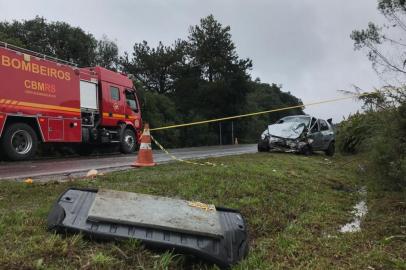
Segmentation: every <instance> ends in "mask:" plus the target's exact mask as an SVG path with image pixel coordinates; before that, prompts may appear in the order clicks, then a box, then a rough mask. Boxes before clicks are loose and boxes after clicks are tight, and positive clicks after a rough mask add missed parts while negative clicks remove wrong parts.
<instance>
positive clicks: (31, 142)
mask: <svg viewBox="0 0 406 270" xmlns="http://www.w3.org/2000/svg"><path fill="white" fill-rule="evenodd" d="M1 144H2V148H3V149H4V154H5V156H6V157H7V158H8V159H10V160H15V161H18V160H26V159H29V158H31V157H32V156H33V155H34V154H35V153H36V151H37V147H38V138H37V134H36V133H35V131H34V130H33V129H32V128H31V127H30V126H29V125H27V124H24V123H16V124H12V125H11V126H9V127H8V128H6V130H5V132H4V134H3V138H2V139H1Z"/></svg>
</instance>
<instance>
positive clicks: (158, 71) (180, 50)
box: [121, 40, 185, 94]
mask: <svg viewBox="0 0 406 270" xmlns="http://www.w3.org/2000/svg"><path fill="white" fill-rule="evenodd" d="M184 46H185V45H184V42H183V41H180V40H178V41H176V42H175V44H174V45H173V46H164V45H163V44H162V42H159V44H158V46H157V47H156V48H151V47H150V46H149V45H148V42H147V41H145V40H144V41H143V42H141V43H136V44H135V45H134V52H133V53H132V59H131V60H130V59H129V55H128V53H126V54H125V56H124V57H123V58H122V60H121V61H122V65H123V67H124V70H125V71H126V72H129V73H131V74H133V75H134V76H135V77H136V78H137V80H139V81H140V82H141V83H142V84H143V85H144V86H145V87H146V88H147V89H148V90H151V91H156V92H157V93H160V94H165V93H169V92H172V91H173V90H174V76H175V73H176V72H177V69H178V67H179V66H181V65H182V64H183V63H184V61H185V50H184Z"/></svg>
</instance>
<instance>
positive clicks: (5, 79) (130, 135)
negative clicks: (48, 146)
mask: <svg viewBox="0 0 406 270" xmlns="http://www.w3.org/2000/svg"><path fill="white" fill-rule="evenodd" d="M141 126H142V119H141V111H140V106H139V102H138V98H137V95H136V91H135V88H134V86H133V84H132V81H131V80H130V79H129V78H128V77H127V76H125V75H124V74H121V73H117V72H113V71H110V70H107V69H105V68H102V67H98V66H97V67H91V68H78V67H76V66H74V65H73V64H71V63H69V62H65V61H62V60H59V59H55V58H52V57H49V56H45V55H41V54H38V53H34V52H31V51H28V50H25V49H22V48H19V47H15V46H11V45H8V44H6V43H2V42H0V153H2V154H4V155H5V156H6V157H7V158H8V159H11V160H26V159H29V158H31V157H32V156H33V155H35V153H36V150H37V147H38V143H41V142H42V143H59V144H61V143H65V144H66V143H70V144H71V143H75V145H76V146H78V147H77V148H78V149H81V150H86V149H90V148H91V147H94V146H100V145H103V144H109V143H116V144H119V145H120V149H121V151H122V152H123V153H132V152H134V151H135V149H136V147H137V145H138V144H139V138H140V133H141Z"/></svg>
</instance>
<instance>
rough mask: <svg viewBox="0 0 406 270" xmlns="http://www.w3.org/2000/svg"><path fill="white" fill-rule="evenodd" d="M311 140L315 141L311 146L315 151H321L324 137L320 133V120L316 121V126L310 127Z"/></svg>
mask: <svg viewBox="0 0 406 270" xmlns="http://www.w3.org/2000/svg"><path fill="white" fill-rule="evenodd" d="M309 138H310V139H312V140H313V142H312V144H311V146H312V148H313V150H315V151H317V150H320V148H321V147H322V141H323V136H322V134H321V132H320V122H319V120H317V121H315V122H314V124H313V125H312V126H311V127H310V135H309Z"/></svg>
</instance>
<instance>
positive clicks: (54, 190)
mask: <svg viewBox="0 0 406 270" xmlns="http://www.w3.org/2000/svg"><path fill="white" fill-rule="evenodd" d="M211 161H214V160H211ZM215 162H216V163H220V162H221V163H224V164H226V165H227V166H226V167H214V168H213V167H208V166H195V165H188V164H182V163H170V164H166V165H160V166H157V167H154V168H143V169H136V170H132V171H128V172H118V173H112V174H108V175H105V176H99V177H97V178H95V179H91V180H89V179H77V180H75V181H74V182H65V183H56V182H48V183H33V184H31V185H28V184H25V183H15V182H1V183H0V243H1V245H0V268H1V269H61V268H64V269H78V268H84V269H112V268H114V269H216V267H215V266H212V265H207V264H205V263H203V262H200V261H198V260H196V259H194V258H191V257H187V256H181V255H177V254H173V253H171V252H166V253H158V252H153V251H149V250H147V249H145V248H143V246H142V245H141V244H140V243H139V242H137V241H124V242H113V241H110V242H95V241H90V240H87V239H85V238H83V237H82V236H81V235H68V236H61V235H56V234H53V233H50V232H48V231H47V230H46V216H47V214H48V211H49V210H50V207H51V205H52V203H53V202H54V200H55V199H56V198H57V196H58V195H59V194H60V193H61V192H63V191H64V190H65V189H66V188H68V187H70V186H79V187H98V188H109V189H115V190H123V191H130V192H139V193H147V194H154V195H163V196H169V197H177V198H182V199H186V200H195V201H202V202H206V203H213V204H216V205H219V206H226V207H230V208H238V209H240V210H241V212H242V214H243V215H244V217H245V218H246V220H247V222H248V228H249V235H250V253H249V255H248V257H247V258H246V259H245V260H244V261H242V262H241V263H240V264H239V265H236V266H235V267H234V268H235V269H287V268H297V269H303V268H305V269H306V268H307V269H331V268H334V269H340V268H341V269H344V268H345V269H406V263H405V259H406V253H405V250H406V238H405V234H406V232H405V231H406V227H405V225H406V220H405V217H406V205H405V201H406V196H405V192H401V191H397V190H395V189H394V188H393V187H391V186H390V185H388V184H387V183H384V181H383V180H377V179H375V178H374V177H373V176H372V175H370V174H369V173H368V171H369V170H368V167H367V165H366V164H364V161H363V159H362V157H360V156H355V157H342V156H336V157H334V158H329V159H326V157H325V156H323V155H314V156H311V157H304V156H298V155H289V154H269V153H261V154H260V153H258V154H247V155H241V156H234V157H223V158H218V159H215ZM360 166H363V169H362V170H360ZM364 168H366V172H365V170H364ZM362 186H366V187H367V190H368V193H367V204H368V207H369V212H368V214H367V216H366V218H365V219H364V220H363V223H362V226H361V227H362V230H361V232H358V233H347V234H342V233H339V232H338V229H339V227H340V225H342V224H345V223H347V222H349V221H350V220H351V210H352V207H353V205H354V204H355V203H356V202H357V201H358V200H359V199H360V198H359V196H360V195H359V193H358V192H357V191H358V190H359V188H360V187H362Z"/></svg>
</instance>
